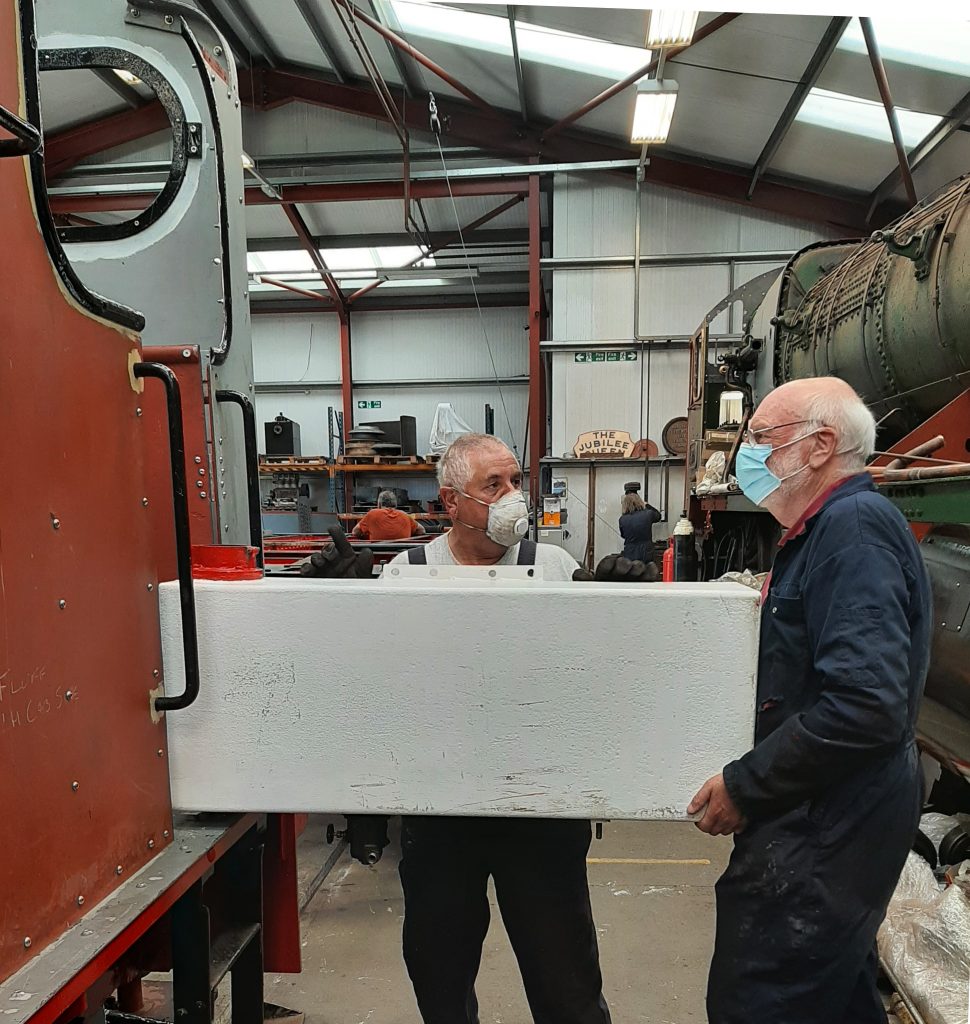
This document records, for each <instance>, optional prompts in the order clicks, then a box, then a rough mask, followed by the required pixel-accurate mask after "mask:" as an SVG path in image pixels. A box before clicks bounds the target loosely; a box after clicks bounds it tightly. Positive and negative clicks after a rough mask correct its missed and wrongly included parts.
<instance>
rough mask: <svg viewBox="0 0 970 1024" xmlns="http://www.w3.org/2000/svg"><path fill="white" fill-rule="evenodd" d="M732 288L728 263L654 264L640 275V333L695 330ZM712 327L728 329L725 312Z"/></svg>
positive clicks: (680, 332)
mask: <svg viewBox="0 0 970 1024" xmlns="http://www.w3.org/2000/svg"><path fill="white" fill-rule="evenodd" d="M730 290H731V277H730V271H729V269H728V267H727V265H726V264H720V265H716V266H708V267H651V268H649V269H647V270H643V271H641V275H640V334H641V335H663V334H693V333H694V331H696V330H697V328H698V325H699V324H700V322H701V320H703V319H704V317H705V316H706V315H707V313H708V312H710V310H711V309H713V308H714V306H716V305H717V304H718V302H720V301H721V299H723V298H724V296H725V295H727V294H728V292H730ZM711 330H712V331H720V332H723V331H726V330H727V316H726V314H724V313H721V314H720V315H718V316H717V317H715V319H714V320H713V322H712V323H711Z"/></svg>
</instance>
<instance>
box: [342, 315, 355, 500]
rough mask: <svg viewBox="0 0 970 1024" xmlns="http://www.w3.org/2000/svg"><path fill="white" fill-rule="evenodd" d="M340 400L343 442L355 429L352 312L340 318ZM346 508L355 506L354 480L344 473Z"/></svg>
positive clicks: (345, 441)
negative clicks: (351, 338) (351, 339)
mask: <svg viewBox="0 0 970 1024" xmlns="http://www.w3.org/2000/svg"><path fill="white" fill-rule="evenodd" d="M340 399H341V408H342V409H343V440H344V445H346V444H347V435H348V434H349V433H350V431H351V430H353V429H354V370H353V359H352V356H351V346H350V312H349V310H348V311H347V312H346V314H345V315H344V316H342V317H341V318H340ZM343 476H344V508H345V509H346V510H347V511H348V512H349V511H350V510H351V509H352V508H353V505H354V482H353V481H354V478H353V476H352V475H351V474H349V473H344V475H343Z"/></svg>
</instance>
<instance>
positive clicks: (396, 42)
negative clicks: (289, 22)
mask: <svg viewBox="0 0 970 1024" xmlns="http://www.w3.org/2000/svg"><path fill="white" fill-rule="evenodd" d="M336 3H338V4H340V6H341V7H343V8H345V9H346V10H348V11H349V12H350V14H351V16H352V17H353V18H354V20H355V21H362V22H363V23H364V24H365V25H367V26H369V27H370V28H372V29H373V30H374V31H375V32H377V33H378V35H381V36H383V37H384V38H385V39H386V40H387V41H388V42H389V43H390V44H391V45H392V46H396V47H397V48H398V49H399V50H401V51H403V52H404V53H406V54H407V55H408V56H409V57H411V58H412V59H413V60H416V61H417V62H418V63H419V64H421V65H422V66H424V67H426V68H427V69H428V70H429V71H430V72H431V73H432V74H433V75H435V76H436V77H438V78H440V79H441V80H442V81H443V82H446V83H447V84H448V85H450V86H451V87H452V89H454V90H455V91H456V92H459V93H461V94H462V96H464V97H465V98H466V99H468V100H470V101H471V102H472V103H474V104H475V106H476V107H479V108H480V109H482V110H484V111H486V112H487V113H490V114H497V113H498V111H496V110H495V108H494V107H493V106H492V105H491V104H490V103H489V102H488V101H487V100H484V99H482V97H481V96H479V95H478V93H477V92H474V91H473V90H471V89H469V88H468V86H467V85H465V84H464V83H463V82H461V81H459V79H457V78H455V76H454V75H451V74H449V73H448V72H447V71H445V69H444V68H442V67H441V66H440V65H438V64H436V63H435V62H434V61H433V60H431V58H430V57H426V56H425V55H424V54H423V53H422V52H421V51H420V50H418V49H415V47H413V46H412V45H411V44H410V43H409V42H408V41H407V40H406V39H402V38H401V37H400V36H399V35H398V34H397V33H396V32H392V31H391V30H390V29H389V28H388V27H387V26H386V25H382V24H381V23H380V22H379V21H377V20H376V19H374V18H371V17H370V16H369V15H367V14H365V13H364V12H363V11H362V10H361V9H360V8H359V7H356V6H355V5H354V4H352V3H349V2H348V0H336Z"/></svg>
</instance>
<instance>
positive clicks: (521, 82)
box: [505, 4, 529, 124]
mask: <svg viewBox="0 0 970 1024" xmlns="http://www.w3.org/2000/svg"><path fill="white" fill-rule="evenodd" d="M505 10H506V12H507V13H508V16H509V34H510V35H511V36H512V61H513V63H514V64H515V84H516V86H517V87H518V92H519V113H520V114H521V115H522V123H523V124H528V123H529V107H528V104H527V103H526V102H525V79H524V76H523V74H522V60H521V58H520V57H519V33H518V32H517V31H516V28H515V7H514V6H513V5H512V4H509V5H508V6H506V8H505Z"/></svg>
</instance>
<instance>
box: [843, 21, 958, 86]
mask: <svg viewBox="0 0 970 1024" xmlns="http://www.w3.org/2000/svg"><path fill="white" fill-rule="evenodd" d="M872 27H873V30H874V31H875V33H876V39H877V40H878V42H879V50H880V52H881V53H882V58H883V60H890V61H896V62H897V63H898V64H911V65H914V66H915V67H920V68H929V69H930V70H932V71H942V72H945V73H947V74H951V75H961V76H963V75H968V74H970V21H967V20H966V19H954V20H952V21H945V22H941V21H938V20H937V19H936V18H933V19H932V20H920V19H917V18H912V19H908V20H906V21H900V20H897V19H895V18H873V21H872ZM838 48H839V49H840V50H846V51H848V52H849V53H861V54H865V55H868V52H869V51H868V50H867V49H866V41H865V39H864V38H863V36H862V27H861V25H860V24H859V19H858V18H852V20H851V21H850V22H849V24H848V25H847V26H846V29H845V32H843V33H842V38H841V39H840V40H839V46H838Z"/></svg>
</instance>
